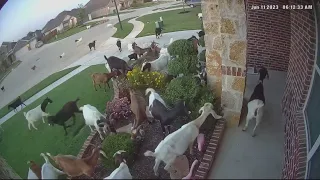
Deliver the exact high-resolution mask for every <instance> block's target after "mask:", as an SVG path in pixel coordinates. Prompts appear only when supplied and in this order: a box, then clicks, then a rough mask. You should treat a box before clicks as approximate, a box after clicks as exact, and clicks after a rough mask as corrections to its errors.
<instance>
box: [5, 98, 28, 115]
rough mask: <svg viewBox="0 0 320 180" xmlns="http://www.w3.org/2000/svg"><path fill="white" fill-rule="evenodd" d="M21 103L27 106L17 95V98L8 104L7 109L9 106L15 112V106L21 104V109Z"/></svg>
mask: <svg viewBox="0 0 320 180" xmlns="http://www.w3.org/2000/svg"><path fill="white" fill-rule="evenodd" d="M22 105H24V106H27V105H25V104H24V103H23V102H22V100H21V97H20V96H18V98H17V99H16V100H15V101H13V102H12V103H11V104H9V105H8V110H10V108H12V109H13V111H14V112H16V111H17V107H19V106H21V109H22Z"/></svg>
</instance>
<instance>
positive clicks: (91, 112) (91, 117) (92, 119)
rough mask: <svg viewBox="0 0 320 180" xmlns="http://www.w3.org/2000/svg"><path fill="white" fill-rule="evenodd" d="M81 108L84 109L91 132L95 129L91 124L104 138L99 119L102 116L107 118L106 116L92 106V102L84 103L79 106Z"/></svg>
mask: <svg viewBox="0 0 320 180" xmlns="http://www.w3.org/2000/svg"><path fill="white" fill-rule="evenodd" d="M79 110H80V111H82V113H83V118H84V120H85V123H86V125H88V126H89V128H90V130H91V132H92V131H93V129H92V128H91V126H94V127H95V128H96V130H97V131H98V133H99V135H100V138H101V139H102V140H103V137H102V135H101V131H100V129H99V126H98V120H100V119H101V118H104V119H106V116H105V115H103V114H101V113H100V112H99V110H98V109H97V108H96V107H94V106H91V105H90V104H86V105H83V106H82V107H80V108H79Z"/></svg>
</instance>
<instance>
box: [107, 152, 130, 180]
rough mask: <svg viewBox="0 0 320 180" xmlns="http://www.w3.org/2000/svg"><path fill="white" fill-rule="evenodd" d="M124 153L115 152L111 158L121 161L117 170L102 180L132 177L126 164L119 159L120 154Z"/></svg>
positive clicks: (123, 160)
mask: <svg viewBox="0 0 320 180" xmlns="http://www.w3.org/2000/svg"><path fill="white" fill-rule="evenodd" d="M122 153H125V151H123V150H119V151H117V152H116V153H115V154H114V155H113V157H116V156H117V157H116V158H120V160H121V161H122V162H121V163H120V165H119V167H118V168H117V169H115V170H114V171H113V172H112V173H111V174H110V175H109V176H108V177H106V178H104V179H132V175H131V173H130V170H129V168H128V166H127V162H126V160H125V159H123V158H122V157H121V154H122Z"/></svg>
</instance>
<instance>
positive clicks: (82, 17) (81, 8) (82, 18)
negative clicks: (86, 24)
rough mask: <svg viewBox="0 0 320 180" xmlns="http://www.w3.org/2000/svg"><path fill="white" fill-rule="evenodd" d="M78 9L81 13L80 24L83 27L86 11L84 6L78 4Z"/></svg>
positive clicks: (79, 14) (79, 13)
mask: <svg viewBox="0 0 320 180" xmlns="http://www.w3.org/2000/svg"><path fill="white" fill-rule="evenodd" d="M78 9H79V12H78V23H79V24H80V25H82V24H83V21H84V16H85V9H84V6H83V5H82V4H78Z"/></svg>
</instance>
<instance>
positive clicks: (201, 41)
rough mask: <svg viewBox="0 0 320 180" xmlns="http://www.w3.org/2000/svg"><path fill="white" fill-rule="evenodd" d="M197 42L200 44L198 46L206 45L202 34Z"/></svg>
mask: <svg viewBox="0 0 320 180" xmlns="http://www.w3.org/2000/svg"><path fill="white" fill-rule="evenodd" d="M199 44H200V46H202V47H205V46H206V44H205V41H204V36H202V37H201V38H200V39H199Z"/></svg>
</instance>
